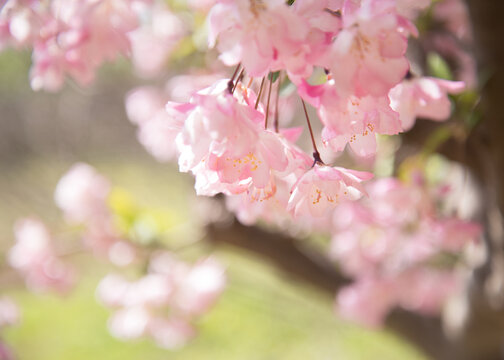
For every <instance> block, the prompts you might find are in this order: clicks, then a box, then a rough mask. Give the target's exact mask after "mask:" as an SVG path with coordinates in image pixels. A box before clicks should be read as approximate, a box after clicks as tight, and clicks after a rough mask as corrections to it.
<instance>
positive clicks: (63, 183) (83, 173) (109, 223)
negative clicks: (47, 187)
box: [54, 163, 135, 266]
mask: <svg viewBox="0 0 504 360" xmlns="http://www.w3.org/2000/svg"><path fill="white" fill-rule="evenodd" d="M110 187H111V186H110V183H109V181H108V180H107V179H106V178H105V177H104V176H102V175H101V174H99V173H98V172H97V171H96V170H95V169H94V168H93V167H91V166H90V165H88V164H84V163H77V164H75V165H73V166H72V167H71V168H70V170H68V172H67V173H66V174H65V175H63V177H62V178H61V179H60V181H59V182H58V185H57V186H56V190H55V193H54V199H55V202H56V205H58V207H59V208H60V209H61V210H63V213H64V215H65V218H66V219H67V221H69V222H70V223H74V224H83V225H85V231H84V234H83V239H84V243H85V245H86V246H88V247H89V248H91V249H92V250H93V251H94V252H95V253H96V254H101V255H105V256H106V257H107V258H109V260H111V261H112V262H113V263H115V264H116V265H121V266H123V265H127V264H129V263H131V262H132V261H133V259H134V258H135V250H134V248H133V246H132V245H130V244H129V243H128V242H126V241H125V240H124V239H122V238H121V236H120V234H119V233H118V231H117V229H116V228H115V226H114V221H113V218H112V214H111V212H110V209H109V208H108V206H107V199H108V196H109V193H110Z"/></svg>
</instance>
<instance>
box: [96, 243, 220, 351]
mask: <svg viewBox="0 0 504 360" xmlns="http://www.w3.org/2000/svg"><path fill="white" fill-rule="evenodd" d="M225 282H226V278H225V275H224V268H223V267H222V265H220V264H219V263H218V262H217V261H216V260H214V259H212V258H207V259H202V260H200V261H199V262H197V263H196V264H194V265H192V266H191V265H190V264H187V263H185V262H182V261H179V260H177V259H175V258H174V256H173V255H172V254H170V253H168V252H160V253H157V254H154V256H153V257H152V259H151V261H150V266H149V272H148V274H147V275H145V276H143V277H142V278H140V279H138V280H136V281H128V280H125V279H124V278H123V277H122V276H119V275H108V276H107V277H105V278H104V279H103V280H102V281H101V282H100V284H99V286H98V288H97V296H98V299H99V300H100V301H101V302H103V303H104V304H105V305H107V306H110V307H114V308H116V309H117V310H116V311H115V313H114V314H113V315H112V317H111V318H110V319H109V330H110V332H111V334H112V335H113V336H115V337H117V338H119V339H123V340H129V339H136V338H139V337H143V336H149V337H151V338H153V339H154V340H155V341H156V343H157V344H158V345H159V346H160V347H164V348H168V349H173V348H178V347H180V346H182V345H184V344H185V343H186V342H187V341H188V340H189V339H191V338H192V337H193V336H194V335H195V331H194V329H193V327H192V325H191V322H192V321H193V320H194V319H196V318H197V317H198V316H200V315H202V314H203V313H205V312H206V311H208V310H209V308H210V307H211V306H212V305H213V304H214V303H215V302H216V300H217V298H218V297H219V295H220V294H221V293H222V291H223V289H224V286H225Z"/></svg>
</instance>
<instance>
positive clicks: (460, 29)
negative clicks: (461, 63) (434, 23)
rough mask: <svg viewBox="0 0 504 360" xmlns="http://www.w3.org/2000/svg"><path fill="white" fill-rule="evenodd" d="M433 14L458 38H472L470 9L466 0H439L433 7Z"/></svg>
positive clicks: (468, 39) (466, 39) (467, 39)
mask: <svg viewBox="0 0 504 360" xmlns="http://www.w3.org/2000/svg"><path fill="white" fill-rule="evenodd" d="M433 16H434V18H436V19H437V20H438V21H440V22H442V23H444V25H445V26H446V27H447V28H448V30H450V31H451V32H452V33H453V34H454V35H455V36H457V38H459V39H462V40H465V41H470V40H471V39H472V31H471V25H470V19H469V11H468V9H467V4H466V3H465V2H464V1H461V0H443V1H439V2H437V3H436V4H435V5H434V7H433Z"/></svg>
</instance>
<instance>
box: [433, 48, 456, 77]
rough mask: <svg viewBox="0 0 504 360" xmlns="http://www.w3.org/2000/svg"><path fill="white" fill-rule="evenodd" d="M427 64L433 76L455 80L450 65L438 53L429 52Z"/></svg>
mask: <svg viewBox="0 0 504 360" xmlns="http://www.w3.org/2000/svg"><path fill="white" fill-rule="evenodd" d="M427 66H428V67H429V72H430V74H431V75H432V76H435V77H438V78H441V79H446V80H453V74H452V72H451V69H450V66H449V65H448V63H447V62H446V61H445V60H444V59H443V58H442V57H441V55H439V54H438V53H429V54H428V55H427Z"/></svg>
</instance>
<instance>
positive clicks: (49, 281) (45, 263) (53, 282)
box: [8, 219, 74, 292]
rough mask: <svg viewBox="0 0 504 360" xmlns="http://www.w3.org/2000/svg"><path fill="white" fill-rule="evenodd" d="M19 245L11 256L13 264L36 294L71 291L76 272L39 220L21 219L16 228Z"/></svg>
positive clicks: (11, 252) (12, 251) (11, 263)
mask: <svg viewBox="0 0 504 360" xmlns="http://www.w3.org/2000/svg"><path fill="white" fill-rule="evenodd" d="M14 234H15V237H16V243H15V244H14V246H13V247H12V248H11V249H10V251H9V253H8V260H9V264H10V265H11V266H12V267H13V268H15V269H16V270H18V271H19V272H20V273H21V274H22V275H23V277H24V279H25V281H26V284H27V286H28V287H29V288H30V289H31V290H34V291H46V290H56V291H58V292H65V291H67V290H69V288H70V287H71V285H72V283H73V280H74V271H73V269H72V268H70V267H69V266H68V265H66V264H65V263H63V262H62V261H61V260H60V259H59V258H58V257H57V254H56V252H55V251H54V248H53V241H52V238H51V235H50V234H49V230H48V229H47V228H46V226H45V225H44V224H43V223H42V222H40V221H39V220H36V219H21V220H19V221H18V222H17V223H16V224H15V227H14Z"/></svg>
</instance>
